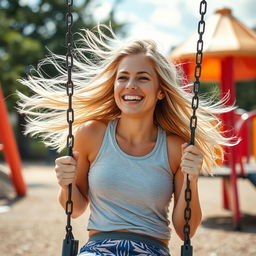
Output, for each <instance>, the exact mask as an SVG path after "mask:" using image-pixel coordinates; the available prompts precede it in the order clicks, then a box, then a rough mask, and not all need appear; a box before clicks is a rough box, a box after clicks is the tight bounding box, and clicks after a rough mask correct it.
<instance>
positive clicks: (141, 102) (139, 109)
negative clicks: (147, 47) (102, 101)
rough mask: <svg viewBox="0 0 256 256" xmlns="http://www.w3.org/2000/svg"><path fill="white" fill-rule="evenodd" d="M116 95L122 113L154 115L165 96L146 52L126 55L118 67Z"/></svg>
mask: <svg viewBox="0 0 256 256" xmlns="http://www.w3.org/2000/svg"><path fill="white" fill-rule="evenodd" d="M114 97H115V101H116V104H117V106H118V108H119V109H120V110H121V112H122V114H129V115H136V116H138V115H139V116H141V115H143V116H144V115H145V114H149V115H152V116H153V113H154V109H155V106H156V103H157V101H158V100H159V99H162V98H163V93H162V92H161V89H160V85H159V81H158V78H157V73H156V71H155V69H154V64H153V62H152V61H151V60H150V58H149V57H147V56H145V55H144V54H135V55H128V56H126V57H124V58H123V59H122V60H121V61H120V63H119V65H118V68H117V74H116V79H115V83H114Z"/></svg>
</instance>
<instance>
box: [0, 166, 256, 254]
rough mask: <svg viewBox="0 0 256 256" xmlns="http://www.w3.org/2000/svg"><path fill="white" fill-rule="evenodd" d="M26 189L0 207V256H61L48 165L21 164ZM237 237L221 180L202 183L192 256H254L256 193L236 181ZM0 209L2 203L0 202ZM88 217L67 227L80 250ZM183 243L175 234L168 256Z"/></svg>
mask: <svg viewBox="0 0 256 256" xmlns="http://www.w3.org/2000/svg"><path fill="white" fill-rule="evenodd" d="M23 175H24V178H25V181H26V184H27V185H28V193H27V196H26V197H23V198H21V199H19V200H13V201H10V202H9V203H10V205H9V206H10V207H9V208H8V207H3V206H1V207H0V210H1V209H2V213H0V223H1V225H0V237H1V243H0V255H1V256H21V255H22V256H24V255H26V256H37V255H44V256H60V255H61V247H62V240H63V238H64V235H65V222H66V217H65V214H64V210H63V209H62V208H61V207H60V205H59V204H58V202H57V193H58V185H57V182H56V178H55V172H54V171H53V165H52V166H49V165H44V164H39V163H36V164H32V163H26V164H23ZM238 190H239V197H240V208H241V211H242V213H243V222H242V231H241V232H237V231H234V230H233V227H232V218H231V214H230V212H229V211H226V210H224V209H222V207H221V179H220V178H210V177H202V178H200V179H199V193H200V199H201V205H202V211H203V220H202V224H201V225H200V227H199V228H198V231H197V234H196V235H195V236H194V237H193V238H192V245H193V247H194V253H193V255H194V256H229V255H230V256H232V255H242V256H255V255H256V245H255V241H256V207H255V203H256V200H255V198H256V197H255V196H256V190H255V188H254V187H253V185H252V184H251V183H250V182H249V181H248V180H244V179H239V181H238ZM0 203H1V205H3V204H4V203H5V202H4V201H1V200H0ZM88 214H89V211H88V210H87V211H86V213H85V214H84V215H83V216H81V217H80V218H78V219H75V220H73V221H72V225H73V230H74V232H73V233H74V236H75V238H76V239H78V240H79V241H80V242H79V247H81V246H82V245H83V244H84V243H85V242H86V240H87V238H88V235H87V231H86V223H87V219H88ZM181 244H182V241H181V240H180V239H179V238H178V237H177V235H176V234H175V231H173V233H172V239H171V241H170V243H169V247H170V250H171V253H172V256H178V255H180V246H181Z"/></svg>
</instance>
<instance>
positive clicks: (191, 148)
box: [184, 145, 201, 155]
mask: <svg viewBox="0 0 256 256" xmlns="http://www.w3.org/2000/svg"><path fill="white" fill-rule="evenodd" d="M184 152H189V153H192V154H194V155H198V154H201V152H200V150H199V149H198V148H197V147H196V146H194V145H189V146H188V147H186V148H185V149H184Z"/></svg>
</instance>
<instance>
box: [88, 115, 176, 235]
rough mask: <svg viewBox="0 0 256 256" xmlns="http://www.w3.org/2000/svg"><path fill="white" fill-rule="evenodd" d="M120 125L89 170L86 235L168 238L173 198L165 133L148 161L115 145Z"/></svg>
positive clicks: (111, 128)
mask: <svg viewBox="0 0 256 256" xmlns="http://www.w3.org/2000/svg"><path fill="white" fill-rule="evenodd" d="M117 122H118V119H115V120H112V121H110V122H109V123H108V126H107V129H106V132H105V135H104V138H103V142H102V145H101V148H100V150H99V152H98V154H97V156H96V159H95V160H94V162H93V163H92V165H91V167H90V170H89V174H88V175H89V176H88V179H89V193H88V196H89V200H90V210H91V214H90V218H89V222H88V227H87V229H88V230H89V229H97V230H102V231H114V230H118V229H127V230H129V231H132V232H137V233H142V234H147V235H150V236H154V237H157V238H162V239H169V238H170V228H169V220H168V207H169V203H170V201H171V198H172V193H173V174H172V171H171V170H170V167H169V162H168V155H167V146H166V133H165V131H164V130H163V129H161V128H160V127H159V128H158V135H157V141H156V144H155V146H154V148H153V150H152V151H151V152H150V153H148V154H146V155H144V156H131V155H128V154H126V153H125V152H123V151H122V150H121V149H120V147H119V146H118V143H117V141H116V136H115V134H116V126H117Z"/></svg>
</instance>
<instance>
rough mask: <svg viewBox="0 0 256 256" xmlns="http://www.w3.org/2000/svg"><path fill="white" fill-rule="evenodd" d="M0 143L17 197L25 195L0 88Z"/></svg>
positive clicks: (18, 157)
mask: <svg viewBox="0 0 256 256" xmlns="http://www.w3.org/2000/svg"><path fill="white" fill-rule="evenodd" d="M0 117H1V118H0V141H1V143H2V144H3V153H4V157H5V160H6V161H7V162H8V164H9V166H10V170H11V179H12V182H13V185H14V187H15V190H16V193H17V195H18V196H24V195H26V190H27V188H26V185H25V182H24V180H23V177H22V173H21V160H20V156H19V152H18V149H17V144H16V141H15V139H14V135H13V132H12V128H11V125H10V123H9V119H8V114H7V109H6V107H5V103H4V97H3V93H2V89H1V86H0Z"/></svg>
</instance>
